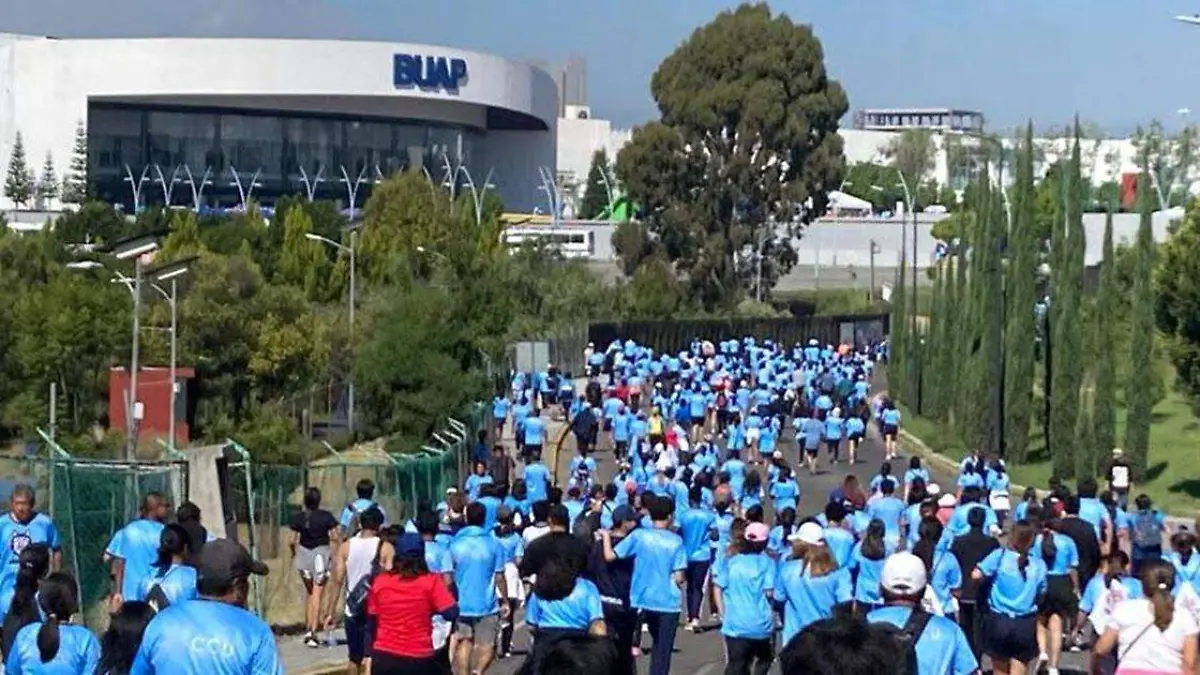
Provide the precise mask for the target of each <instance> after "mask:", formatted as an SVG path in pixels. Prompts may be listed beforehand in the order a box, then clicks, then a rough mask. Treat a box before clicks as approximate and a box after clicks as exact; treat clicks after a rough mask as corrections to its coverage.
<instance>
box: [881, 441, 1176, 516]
mask: <svg viewBox="0 0 1200 675" xmlns="http://www.w3.org/2000/svg"><path fill="white" fill-rule="evenodd" d="M900 438H901V439H903V441H904V443H905V444H906V446H907V447H908V448H911V449H912V450H913V451H915V454H917V455H920V456H921V457H922V458H923V459H926V460H928V461H929V463H930V464H933V465H935V466H937V467H938V468H940V469H941V470H943V471H948V472H950V473H951V474H953V475H958V469H959V463H958V462H956V461H954V460H953V459H950V458H949V457H947V456H945V455H943V454H941V453H940V452H938V451H936V450H934V449H933V448H931V447H929V446H928V445H926V444H925V442H924V441H922V440H921V439H920V438H918V437H916V436H914V435H912V434H911V433H909V432H907V431H905V430H904V429H900ZM1008 488H1009V496H1010V498H1011V499H1012V503H1013V504H1014V505H1015V504H1016V503H1017V502H1019V501H1020V500H1021V494H1022V493H1024V492H1025V489H1026V486H1024V485H1018V484H1016V483H1009V486H1008ZM1035 489H1036V490H1037V491H1038V494H1039V495H1040V494H1042V493H1043V492H1045V491H1046V489H1045V488H1035ZM1166 515H1167V524H1168V525H1169V526H1170V527H1171V528H1173V529H1179V528H1187V529H1189V530H1190V529H1192V528H1193V527H1195V523H1196V521H1197V519H1198V518H1200V516H1197V517H1192V518H1189V517H1186V516H1178V515H1173V514H1170V513H1168V514H1166Z"/></svg>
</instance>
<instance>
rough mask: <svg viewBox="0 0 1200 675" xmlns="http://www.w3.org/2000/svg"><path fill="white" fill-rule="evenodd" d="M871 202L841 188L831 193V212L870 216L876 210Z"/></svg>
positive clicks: (841, 214)
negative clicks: (849, 193)
mask: <svg viewBox="0 0 1200 675" xmlns="http://www.w3.org/2000/svg"><path fill="white" fill-rule="evenodd" d="M874 210H875V209H874V207H873V206H872V205H871V202H869V201H867V200H865V199H859V198H858V197H855V196H854V195H848V194H846V193H845V192H842V191H840V190H834V191H833V192H830V193H829V213H830V214H832V215H835V216H869V215H871V213H872V212H873V211H874Z"/></svg>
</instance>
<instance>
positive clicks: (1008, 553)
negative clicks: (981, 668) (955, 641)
mask: <svg viewBox="0 0 1200 675" xmlns="http://www.w3.org/2000/svg"><path fill="white" fill-rule="evenodd" d="M1036 534H1037V530H1036V529H1035V528H1034V526H1033V525H1032V524H1030V522H1029V521H1027V520H1021V521H1018V522H1017V523H1016V524H1014V525H1013V528H1012V532H1010V533H1009V535H1008V545H1007V546H1005V547H1004V548H998V549H996V550H994V551H992V552H991V553H989V554H988V555H987V557H986V558H984V559H983V560H982V561H980V563H979V565H978V566H977V567H976V568H975V570H974V571H973V572H971V578H973V579H975V580H976V581H983V580H985V579H989V580H991V589H990V590H989V591H988V593H987V603H988V610H989V611H988V614H987V615H985V616H984V619H983V630H982V634H983V636H984V639H983V647H984V653H986V654H987V655H988V656H990V657H991V659H992V667H993V672H995V673H998V674H1000V675H1007V674H1008V673H1012V674H1013V675H1025V673H1026V672H1028V669H1029V667H1030V666H1031V665H1033V663H1032V662H1033V660H1034V659H1036V658H1037V656H1038V653H1039V652H1038V643H1037V625H1038V621H1037V617H1038V611H1037V610H1038V599H1039V598H1040V597H1041V596H1042V595H1043V594H1044V593H1045V592H1046V563H1045V561H1044V560H1043V559H1042V557H1041V556H1039V555H1035V552H1034V550H1033V542H1034V538H1035V536H1036Z"/></svg>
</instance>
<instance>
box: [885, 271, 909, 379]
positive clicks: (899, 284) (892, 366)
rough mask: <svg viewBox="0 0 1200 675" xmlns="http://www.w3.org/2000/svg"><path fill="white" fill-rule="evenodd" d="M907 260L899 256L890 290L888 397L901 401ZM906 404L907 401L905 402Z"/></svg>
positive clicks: (906, 340) (905, 332)
mask: <svg viewBox="0 0 1200 675" xmlns="http://www.w3.org/2000/svg"><path fill="white" fill-rule="evenodd" d="M907 269H908V265H907V259H906V258H905V257H904V254H903V253H901V254H900V273H899V276H898V277H897V278H896V285H895V287H894V288H893V289H892V325H891V338H890V341H889V343H888V395H889V396H891V397H892V398H894V399H897V400H901V399H903V398H904V396H905V394H907V391H906V390H905V386H904V384H905V383H906V382H907V380H906V379H905V372H904V368H905V366H906V365H907V360H908V303H907V302H906V301H905V293H904V285H905V284H904V277H905V276H907V275H906V274H905V271H906V270H907ZM906 403H907V401H906Z"/></svg>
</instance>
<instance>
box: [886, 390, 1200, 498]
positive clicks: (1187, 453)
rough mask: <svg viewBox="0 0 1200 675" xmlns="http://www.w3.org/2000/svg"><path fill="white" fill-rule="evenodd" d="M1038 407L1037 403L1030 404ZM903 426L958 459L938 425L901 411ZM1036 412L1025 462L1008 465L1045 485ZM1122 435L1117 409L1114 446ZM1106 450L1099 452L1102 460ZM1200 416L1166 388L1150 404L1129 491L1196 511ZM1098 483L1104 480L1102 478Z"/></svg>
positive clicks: (959, 452)
mask: <svg viewBox="0 0 1200 675" xmlns="http://www.w3.org/2000/svg"><path fill="white" fill-rule="evenodd" d="M1035 408H1036V410H1037V411H1040V410H1041V408H1040V405H1039V406H1035ZM904 414H905V418H904V419H905V425H904V426H905V429H906V430H907V431H908V432H909V433H911V434H913V435H914V436H916V437H917V438H920V439H921V440H922V441H923V442H924V443H925V444H926V445H928V446H929V447H930V448H932V449H934V450H935V451H937V452H938V453H939V454H942V455H945V456H947V457H952V458H954V459H962V458H963V457H965V456H966V454H967V447H966V446H965V445H964V444H963V443H962V441H961V440H960V439H958V438H957V437H955V435H954V434H953V433H951V432H950V431H948V430H947V429H945V428H944V427H943V426H942V425H940V424H938V423H936V422H933V421H931V420H928V419H924V418H921V417H917V416H916V415H914V414H912V412H911V411H905V413H904ZM1040 421H1041V420H1040V412H1037V413H1035V419H1034V425H1033V429H1032V430H1031V431H1030V436H1031V439H1032V440H1031V448H1030V452H1029V457H1030V461H1027V462H1026V463H1024V464H1022V465H1020V466H1010V467H1009V474H1010V475H1011V476H1012V481H1013V483H1014V484H1018V485H1026V486H1033V487H1037V488H1045V487H1046V486H1047V485H1048V484H1049V482H1050V470H1051V465H1050V458H1049V456H1048V455H1047V453H1046V451H1045V444H1044V442H1043V438H1044V435H1043V431H1042V427H1041V424H1040ZM1124 437H1125V411H1124V409H1123V408H1118V409H1117V439H1118V441H1117V442H1118V445H1119V444H1120V442H1121V439H1123V438H1124ZM1108 451H1109V449H1107V448H1103V449H1099V450H1098V458H1099V459H1100V461H1101V462H1103V461H1107V459H1108ZM1198 466H1200V419H1197V417H1196V416H1195V414H1193V412H1192V406H1191V404H1190V402H1189V401H1188V399H1187V398H1186V397H1184V396H1183V395H1181V394H1179V393H1178V392H1176V391H1175V390H1174V389H1173V388H1170V387H1168V389H1167V394H1166V397H1165V398H1164V399H1163V400H1162V401H1160V402H1159V403H1158V405H1157V406H1155V408H1154V420H1153V422H1152V424H1151V426H1150V457H1149V462H1148V467H1149V468H1148V469H1147V472H1146V473H1147V476H1148V480H1146V481H1144V482H1142V483H1139V484H1135V485H1134V492H1135V493H1139V494H1140V493H1142V492H1145V493H1146V494H1147V495H1149V496H1150V498H1151V499H1152V500H1153V501H1154V504H1155V507H1156V508H1159V509H1162V510H1164V511H1166V512H1168V513H1170V514H1172V515H1175V516H1181V517H1185V518H1189V519H1190V518H1192V517H1195V516H1197V515H1198V514H1200V471H1197V470H1196V468H1197V467H1198ZM1102 484H1103V481H1102Z"/></svg>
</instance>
